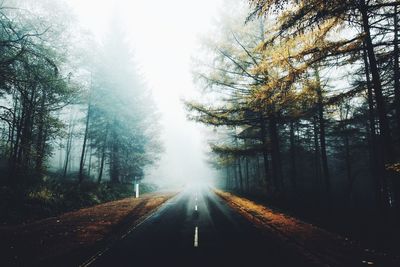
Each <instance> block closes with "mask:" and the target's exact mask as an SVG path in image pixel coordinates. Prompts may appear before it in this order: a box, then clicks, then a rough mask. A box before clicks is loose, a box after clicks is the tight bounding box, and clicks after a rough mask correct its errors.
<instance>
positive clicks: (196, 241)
mask: <svg viewBox="0 0 400 267" xmlns="http://www.w3.org/2000/svg"><path fill="white" fill-rule="evenodd" d="M193 246H194V247H195V248H197V247H198V246H199V228H198V227H197V226H196V228H195V229H194V244H193Z"/></svg>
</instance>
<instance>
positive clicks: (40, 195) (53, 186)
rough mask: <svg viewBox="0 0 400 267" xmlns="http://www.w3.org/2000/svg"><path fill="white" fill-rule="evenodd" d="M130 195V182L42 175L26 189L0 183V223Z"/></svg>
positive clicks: (150, 186)
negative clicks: (108, 181) (36, 184)
mask: <svg viewBox="0 0 400 267" xmlns="http://www.w3.org/2000/svg"><path fill="white" fill-rule="evenodd" d="M156 189H157V187H156V186H155V185H153V184H142V185H141V193H147V192H151V191H155V190H156ZM133 195H134V186H133V185H132V184H111V183H101V184H98V183H95V182H92V181H87V182H84V183H82V184H78V183H76V181H70V180H59V179H46V180H45V181H43V182H42V183H41V184H40V185H38V186H35V187H33V188H30V189H21V188H20V189H15V188H11V187H6V186H3V187H0V213H1V215H0V223H3V224H4V223H7V224H16V223H21V222H28V221H33V220H37V219H42V218H46V217H51V216H57V215H59V214H61V213H64V212H68V211H73V210H76V209H80V208H83V207H88V206H93V205H97V204H100V203H104V202H109V201H114V200H118V199H122V198H126V197H131V196H133Z"/></svg>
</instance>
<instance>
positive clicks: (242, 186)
mask: <svg viewBox="0 0 400 267" xmlns="http://www.w3.org/2000/svg"><path fill="white" fill-rule="evenodd" d="M249 2H250V3H246V2H245V1H241V3H238V4H237V5H236V6H235V7H234V8H233V11H232V10H230V9H229V8H227V9H226V10H227V11H226V14H225V15H224V14H223V15H222V16H221V21H219V23H218V25H219V26H218V27H219V28H218V29H217V31H218V34H217V35H215V34H214V35H213V36H219V37H218V38H213V39H211V40H207V39H206V40H205V45H206V47H207V53H208V54H209V55H211V56H208V57H207V56H204V57H202V60H201V61H200V62H199V63H198V64H197V69H196V78H197V80H198V82H199V84H201V85H203V87H204V90H205V91H206V92H208V93H209V95H210V96H211V98H212V99H213V100H214V101H213V102H212V103H211V102H210V103H208V102H206V101H203V102H202V101H200V102H199V101H197V102H196V101H192V102H187V108H188V111H189V117H190V118H191V119H193V120H196V121H199V122H201V123H204V124H207V125H210V126H213V127H215V128H217V129H218V131H217V133H218V134H217V135H216V136H215V138H214V140H212V141H211V147H212V150H213V152H214V153H213V155H212V157H213V162H214V164H215V165H216V166H218V167H219V168H220V169H221V179H222V180H221V184H223V186H225V187H227V188H229V189H231V190H236V191H239V192H242V193H251V194H257V195H259V196H260V195H261V196H263V197H268V198H269V199H271V200H279V201H278V202H277V203H279V204H281V205H283V204H282V203H289V205H290V206H292V207H293V206H295V207H297V208H300V207H305V208H306V210H312V211H315V210H318V211H320V212H323V211H326V213H327V214H330V213H331V212H332V211H335V210H336V211H338V210H340V211H350V212H351V213H353V214H359V213H358V212H361V213H363V214H364V215H365V214H368V212H371V211H375V212H378V213H379V214H381V215H384V216H380V217H381V218H382V217H385V218H388V217H391V215H393V214H395V215H397V216H398V215H400V177H399V175H398V173H399V156H400V154H399V153H400V150H399V148H400V146H399V145H400V73H399V72H400V68H399V21H398V20H399V19H398V16H399V11H400V10H399V9H400V7H399V5H400V2H397V1H368V2H366V1H364V0H354V1H322V0H313V1H290V0H288V1H278V0H259V1H256V0H252V1H249ZM238 10H242V11H243V10H244V11H243V12H241V14H239V13H240V12H239V13H238ZM233 14H236V15H233ZM222 181H223V182H222ZM332 214H334V213H332ZM389 215H390V216H389ZM377 217H379V216H377Z"/></svg>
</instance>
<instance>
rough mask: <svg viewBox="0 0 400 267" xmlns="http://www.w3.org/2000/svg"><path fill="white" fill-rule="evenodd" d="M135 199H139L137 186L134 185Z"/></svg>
mask: <svg viewBox="0 0 400 267" xmlns="http://www.w3.org/2000/svg"><path fill="white" fill-rule="evenodd" d="M135 197H136V198H139V184H135Z"/></svg>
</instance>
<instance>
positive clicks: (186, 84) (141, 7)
mask: <svg viewBox="0 0 400 267" xmlns="http://www.w3.org/2000/svg"><path fill="white" fill-rule="evenodd" d="M67 2H70V3H71V5H72V6H73V8H74V9H75V10H76V13H77V15H78V17H79V20H80V22H81V24H82V25H83V26H84V27H86V28H88V29H89V30H91V31H92V32H94V33H95V35H96V36H101V35H102V34H103V33H104V29H107V23H108V18H109V16H110V14H111V13H112V11H113V10H114V7H113V3H116V2H119V3H120V5H122V6H123V9H122V10H123V12H124V17H126V18H124V19H127V21H128V25H129V29H127V33H128V34H129V35H130V39H131V40H132V42H133V44H134V49H135V50H134V51H135V54H136V59H137V61H138V62H139V64H140V66H141V68H142V70H143V72H144V75H145V77H146V79H147V81H148V84H149V85H150V87H151V89H152V91H153V95H154V98H155V101H156V104H157V105H158V109H159V111H160V113H161V114H162V119H161V120H162V127H163V130H162V131H163V133H162V139H163V141H164V145H165V149H166V152H165V154H164V155H163V157H162V160H161V162H160V166H159V168H158V169H157V170H153V171H152V173H151V174H149V177H150V178H153V179H158V180H164V181H175V182H176V181H178V182H180V181H185V180H188V181H190V180H197V179H206V178H210V177H211V176H212V175H213V173H212V171H211V170H210V169H209V167H208V165H207V164H206V163H205V160H206V155H205V154H204V152H205V151H206V150H207V142H206V139H205V138H204V137H203V136H202V134H201V132H202V131H201V128H200V126H198V125H195V124H194V123H192V122H188V121H187V120H186V114H185V110H184V108H183V105H182V103H181V99H182V98H189V97H193V96H195V95H196V92H197V91H196V89H195V85H194V84H193V81H192V76H191V57H192V56H194V54H195V52H196V50H197V49H198V46H199V44H198V37H199V35H200V34H205V33H207V32H208V31H209V29H210V28H211V27H212V23H213V21H214V17H215V16H216V14H217V11H218V8H219V6H220V5H221V2H222V0H151V1H150V0H119V1H110V0H67Z"/></svg>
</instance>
